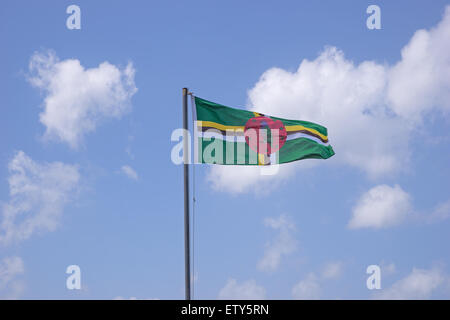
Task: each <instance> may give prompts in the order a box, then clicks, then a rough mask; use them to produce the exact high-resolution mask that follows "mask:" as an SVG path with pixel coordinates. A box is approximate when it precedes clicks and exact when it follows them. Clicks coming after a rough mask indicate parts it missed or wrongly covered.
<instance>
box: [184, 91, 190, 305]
mask: <svg viewBox="0 0 450 320" xmlns="http://www.w3.org/2000/svg"><path fill="white" fill-rule="evenodd" d="M183 129H184V132H183V158H184V277H185V299H186V300H191V272H190V270H191V266H190V259H191V257H190V253H189V249H190V244H189V239H190V238H189V161H190V152H189V151H190V150H189V142H190V141H189V136H188V134H187V132H188V130H189V128H188V89H187V88H183Z"/></svg>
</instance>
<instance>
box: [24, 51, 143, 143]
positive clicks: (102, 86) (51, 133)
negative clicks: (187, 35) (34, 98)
mask: <svg viewBox="0 0 450 320" xmlns="http://www.w3.org/2000/svg"><path fill="white" fill-rule="evenodd" d="M29 69H30V74H31V75H30V78H29V81H30V83H31V84H32V85H33V86H35V87H37V88H39V89H41V90H42V91H43V92H44V93H45V99H44V110H43V112H42V113H41V114H40V121H41V123H42V124H43V125H45V127H46V132H45V136H44V137H46V138H49V139H56V140H59V141H62V142H66V143H68V144H69V145H70V146H71V147H72V148H77V147H78V146H79V144H80V143H81V142H82V140H83V137H84V136H85V135H86V134H87V133H89V132H91V131H94V130H95V128H96V127H97V125H98V124H99V122H100V121H102V120H103V119H107V118H120V117H121V116H122V115H123V114H125V113H127V112H129V111H130V109H131V103H130V99H131V97H132V96H133V95H134V94H135V92H136V91H137V89H136V86H135V84H134V73H135V70H134V68H133V65H132V64H131V63H129V64H128V65H127V67H126V68H124V69H122V70H121V69H119V68H118V67H116V66H114V65H112V64H110V63H108V62H103V63H101V64H100V65H99V66H98V67H96V68H90V69H85V68H84V67H83V66H82V65H81V63H80V61H79V60H76V59H67V60H62V61H60V60H59V59H58V58H57V57H56V55H55V54H54V53H53V52H51V51H49V52H46V53H35V54H34V55H33V56H32V57H31V60H30V64H29Z"/></svg>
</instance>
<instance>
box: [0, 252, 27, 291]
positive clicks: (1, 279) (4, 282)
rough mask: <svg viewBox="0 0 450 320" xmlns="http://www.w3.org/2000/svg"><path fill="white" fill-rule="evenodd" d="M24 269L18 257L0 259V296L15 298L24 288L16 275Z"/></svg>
mask: <svg viewBox="0 0 450 320" xmlns="http://www.w3.org/2000/svg"><path fill="white" fill-rule="evenodd" d="M24 271H25V268H24V265H23V261H22V259H21V258H20V257H6V258H3V260H1V261H0V298H2V299H17V298H19V296H20V295H21V293H22V292H23V290H24V284H23V282H22V281H21V280H18V279H16V278H17V276H19V275H21V274H23V273H24Z"/></svg>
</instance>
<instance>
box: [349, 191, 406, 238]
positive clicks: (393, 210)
mask: <svg viewBox="0 0 450 320" xmlns="http://www.w3.org/2000/svg"><path fill="white" fill-rule="evenodd" d="M411 211H412V205H411V197H410V196H409V194H408V193H406V192H405V191H403V189H402V188H401V187H400V186H398V185H395V186H394V187H390V186H388V185H378V186H376V187H373V188H372V189H370V190H369V191H367V192H366V193H364V194H363V195H362V196H361V198H360V199H359V201H358V203H357V204H356V206H355V207H354V208H353V216H352V218H351V220H350V222H349V224H348V226H349V228H352V229H357V228H386V227H391V226H394V225H398V224H400V223H401V222H403V221H404V220H405V218H406V217H407V216H408V215H410V214H411Z"/></svg>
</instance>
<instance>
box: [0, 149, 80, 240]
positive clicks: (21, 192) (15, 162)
mask: <svg viewBox="0 0 450 320" xmlns="http://www.w3.org/2000/svg"><path fill="white" fill-rule="evenodd" d="M8 167H9V172H10V176H9V179H8V182H9V192H10V200H9V202H8V203H6V204H3V207H2V215H1V222H0V243H2V244H4V245H6V244H9V243H11V242H14V241H21V240H25V239H28V238H29V237H30V236H31V235H32V234H34V233H42V232H44V231H53V230H55V229H56V227H57V226H58V224H59V219H60V216H61V213H62V211H63V208H64V205H65V204H66V203H67V202H68V201H69V200H71V199H72V198H73V196H74V193H76V192H77V189H78V188H77V187H78V182H79V179H80V175H79V173H78V168H77V167H76V166H74V165H68V164H64V163H61V162H52V163H37V162H35V161H33V159H31V158H30V157H28V156H27V155H26V154H25V153H24V152H23V151H19V152H17V153H16V155H15V156H14V158H13V159H12V160H11V161H10V163H9V166H8Z"/></svg>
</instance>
